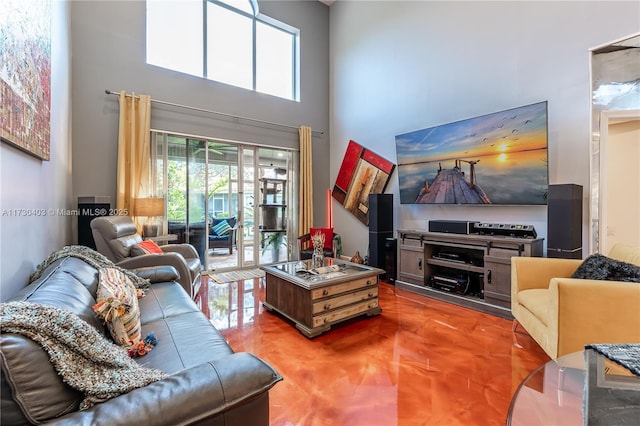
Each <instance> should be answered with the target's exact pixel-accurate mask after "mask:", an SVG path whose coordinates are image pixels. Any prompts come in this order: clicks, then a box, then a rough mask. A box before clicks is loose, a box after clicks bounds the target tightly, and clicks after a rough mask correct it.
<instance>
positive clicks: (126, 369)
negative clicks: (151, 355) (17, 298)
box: [0, 302, 167, 410]
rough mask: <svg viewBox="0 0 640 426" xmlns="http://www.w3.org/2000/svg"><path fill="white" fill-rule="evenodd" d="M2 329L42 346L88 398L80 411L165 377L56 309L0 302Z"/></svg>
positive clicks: (63, 375) (85, 324) (90, 328)
mask: <svg viewBox="0 0 640 426" xmlns="http://www.w3.org/2000/svg"><path fill="white" fill-rule="evenodd" d="M0 331H1V332H2V333H16V334H21V335H23V336H25V337H28V338H30V339H31V340H33V341H35V342H37V343H38V344H40V346H42V348H43V349H44V350H45V351H46V352H47V353H48V354H49V358H50V359H51V363H52V364H53V366H54V367H55V369H56V371H57V372H58V374H59V375H60V376H62V380H63V381H64V382H65V383H67V384H68V385H69V386H71V387H72V388H74V389H76V390H78V391H80V392H82V393H84V394H85V398H84V400H83V401H82V403H81V404H80V409H81V410H85V409H87V408H89V407H91V406H93V405H94V404H95V403H98V402H103V401H106V400H108V399H110V398H113V397H116V396H118V395H121V394H123V393H127V392H129V391H132V390H133V389H136V388H140V387H143V386H146V385H148V384H149V383H152V382H156V381H158V380H161V379H163V378H165V377H167V375H166V374H165V373H163V372H162V371H159V370H154V369H150V368H145V367H142V366H140V365H138V364H137V363H136V362H135V361H134V360H133V359H131V358H130V357H129V355H128V354H127V351H126V349H124V348H122V347H120V346H118V345H116V344H114V343H112V342H110V341H108V340H107V339H105V338H104V337H103V336H102V335H101V334H100V333H99V332H98V331H97V330H96V329H95V328H93V327H92V326H91V325H89V324H88V323H87V322H86V321H83V320H82V319H81V318H80V317H78V316H76V315H74V314H73V313H71V312H69V311H66V310H64V309H60V308H56V307H54V306H49V305H42V304H38V303H30V302H7V303H0Z"/></svg>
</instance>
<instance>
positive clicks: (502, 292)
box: [395, 230, 544, 318]
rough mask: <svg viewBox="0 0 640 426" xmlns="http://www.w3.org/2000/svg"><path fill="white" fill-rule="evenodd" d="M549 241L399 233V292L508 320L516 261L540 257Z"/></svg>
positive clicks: (397, 281) (470, 235)
mask: <svg viewBox="0 0 640 426" xmlns="http://www.w3.org/2000/svg"><path fill="white" fill-rule="evenodd" d="M543 241H544V239H543V238H525V237H522V238H519V237H507V236H493V235H479V234H451V233H440V232H428V231H421V230H398V246H397V249H398V277H397V280H396V283H395V284H396V287H397V288H399V289H403V290H407V291H411V292H414V293H418V294H422V295H425V296H428V297H431V298H434V299H439V300H442V301H445V302H449V303H454V304H457V305H460V306H465V307H468V308H472V309H476V310H479V311H482V312H486V313H490V314H493V315H497V316H500V317H504V318H513V317H512V316H511V258H512V257H513V256H529V257H540V256H542V255H543V247H542V243H543Z"/></svg>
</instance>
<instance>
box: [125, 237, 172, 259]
mask: <svg viewBox="0 0 640 426" xmlns="http://www.w3.org/2000/svg"><path fill="white" fill-rule="evenodd" d="M162 253H164V252H163V251H162V249H161V248H160V246H159V245H158V244H156V242H155V241H152V240H144V241H142V242H140V243H138V244H136V245H135V246H133V247H131V255H132V256H142V255H143V254H162Z"/></svg>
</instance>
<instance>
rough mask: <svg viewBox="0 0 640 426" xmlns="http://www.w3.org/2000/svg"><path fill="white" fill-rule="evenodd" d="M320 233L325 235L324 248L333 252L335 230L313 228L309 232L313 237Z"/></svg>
mask: <svg viewBox="0 0 640 426" xmlns="http://www.w3.org/2000/svg"><path fill="white" fill-rule="evenodd" d="M318 232H319V233H321V234H324V248H326V249H327V250H331V249H332V248H333V228H311V229H310V230H309V234H310V235H311V236H314V235H316V234H317V233H318Z"/></svg>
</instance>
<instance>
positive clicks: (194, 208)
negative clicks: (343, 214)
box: [152, 132, 296, 271]
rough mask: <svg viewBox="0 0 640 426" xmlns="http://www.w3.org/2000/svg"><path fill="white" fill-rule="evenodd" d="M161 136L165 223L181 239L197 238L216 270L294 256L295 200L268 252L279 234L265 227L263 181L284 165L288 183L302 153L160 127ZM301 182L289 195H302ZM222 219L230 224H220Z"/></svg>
mask: <svg viewBox="0 0 640 426" xmlns="http://www.w3.org/2000/svg"><path fill="white" fill-rule="evenodd" d="M153 137H154V141H155V143H154V152H153V153H152V154H153V156H154V158H156V162H155V170H154V172H155V176H156V182H157V188H158V190H159V192H161V193H164V197H165V200H166V203H167V217H166V220H165V223H164V229H165V232H166V233H167V234H169V235H172V236H173V235H175V240H174V242H178V243H183V242H185V243H190V244H192V245H193V246H194V247H195V249H196V251H197V252H198V254H199V255H200V259H201V261H202V264H203V266H204V267H205V268H206V269H207V270H210V271H214V270H215V271H223V270H229V269H238V268H248V267H255V266H259V265H262V264H267V263H272V262H274V261H284V260H287V259H288V258H289V257H290V253H291V252H292V249H293V248H292V246H291V245H290V244H289V243H288V241H289V240H290V238H288V237H289V235H294V233H293V232H292V229H293V224H294V221H293V220H292V219H293V217H294V214H295V210H296V209H295V208H293V206H294V205H295V203H291V202H289V203H287V207H286V209H284V208H283V209H282V212H283V215H284V216H282V217H281V218H280V221H281V222H280V225H281V226H280V227H279V229H278V231H279V233H278V237H279V239H278V241H279V242H278V245H277V248H278V250H276V251H274V250H267V249H268V248H273V246H272V245H270V242H271V240H270V239H272V238H273V237H274V236H273V233H268V232H265V230H266V228H265V227H264V224H263V220H264V217H265V213H264V212H263V205H262V204H261V202H260V200H261V199H260V196H259V194H260V191H261V188H260V186H259V185H260V183H261V181H264V179H263V178H264V177H265V176H271V175H272V174H273V173H275V172H276V171H277V172H278V173H280V176H279V177H282V178H283V180H285V181H287V179H288V177H290V176H293V175H294V173H293V167H294V161H293V160H294V158H295V155H294V152H292V151H287V150H280V149H273V148H263V147H258V146H253V145H243V144H235V143H230V142H223V141H215V140H205V139H202V138H192V137H186V136H178V135H170V134H166V133H158V132H154V134H153ZM294 185H295V184H294V183H293V182H291V183H290V184H289V185H287V191H288V192H287V193H286V194H285V195H281V197H284V199H286V200H294V198H293V197H294V192H293V188H294ZM163 188H166V190H163ZM257 194H258V195H257ZM222 221H225V222H226V223H227V224H228V225H229V226H228V227H227V226H226V225H224V226H222V227H221V228H220V227H219V226H217V225H219V224H220V222H222ZM227 228H228V229H227ZM294 240H295V238H294Z"/></svg>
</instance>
